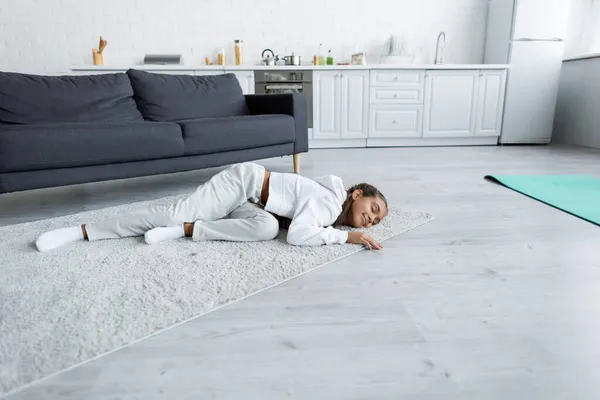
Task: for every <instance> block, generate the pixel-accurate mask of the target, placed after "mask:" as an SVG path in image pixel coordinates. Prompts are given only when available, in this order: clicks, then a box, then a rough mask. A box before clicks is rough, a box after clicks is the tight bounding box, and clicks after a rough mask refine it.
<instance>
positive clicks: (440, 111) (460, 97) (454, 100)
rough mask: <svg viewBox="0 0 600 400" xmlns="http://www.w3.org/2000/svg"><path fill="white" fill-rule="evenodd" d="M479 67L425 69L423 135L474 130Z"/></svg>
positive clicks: (464, 133)
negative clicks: (463, 69)
mask: <svg viewBox="0 0 600 400" xmlns="http://www.w3.org/2000/svg"><path fill="white" fill-rule="evenodd" d="M478 75H479V71H428V72H427V74H426V77H425V112H424V118H425V121H424V127H423V137H465V136H473V135H474V134H475V120H476V119H475V117H476V111H477V83H478Z"/></svg>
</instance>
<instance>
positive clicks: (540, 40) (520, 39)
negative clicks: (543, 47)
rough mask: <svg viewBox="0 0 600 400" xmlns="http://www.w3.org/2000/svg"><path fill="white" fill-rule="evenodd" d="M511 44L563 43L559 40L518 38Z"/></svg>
mask: <svg viewBox="0 0 600 400" xmlns="http://www.w3.org/2000/svg"><path fill="white" fill-rule="evenodd" d="M513 42H564V39H561V38H548V39H535V38H518V39H514V40H513Z"/></svg>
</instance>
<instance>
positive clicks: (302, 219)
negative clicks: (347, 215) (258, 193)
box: [265, 172, 348, 246]
mask: <svg viewBox="0 0 600 400" xmlns="http://www.w3.org/2000/svg"><path fill="white" fill-rule="evenodd" d="M345 200H346V190H345V189H344V185H343V183H342V180H341V179H340V178H339V177H337V176H333V175H327V176H322V177H318V178H314V179H309V178H306V177H303V176H299V175H296V174H282V173H277V172H271V179H270V182H269V200H268V201H267V204H266V205H265V210H266V211H268V212H270V213H273V214H276V215H279V216H281V217H285V218H289V219H291V220H292V223H291V224H290V227H289V230H288V234H287V241H288V243H290V244H292V245H296V246H319V245H323V244H334V243H339V244H342V243H346V241H347V240H348V232H345V231H342V230H339V229H335V228H333V227H331V226H330V225H331V224H333V223H334V222H335V220H336V219H337V218H338V217H339V215H340V213H341V212H342V204H343V203H344V201H345Z"/></svg>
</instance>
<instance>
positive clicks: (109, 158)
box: [0, 121, 183, 172]
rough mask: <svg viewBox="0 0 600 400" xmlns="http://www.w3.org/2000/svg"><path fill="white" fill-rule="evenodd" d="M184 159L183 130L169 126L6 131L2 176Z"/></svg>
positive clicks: (1, 136)
mask: <svg viewBox="0 0 600 400" xmlns="http://www.w3.org/2000/svg"><path fill="white" fill-rule="evenodd" d="M182 155H183V139H182V136H181V128H180V127H179V125H177V124H171V123H166V122H162V123H158V122H144V121H142V122H104V123H93V124H90V123H64V124H39V125H0V172H16V171H34V170H40V169H53V168H65V167H80V166H89V165H102V164H111V163H119V162H127V161H140V160H152V159H158V158H166V157H179V156H182Z"/></svg>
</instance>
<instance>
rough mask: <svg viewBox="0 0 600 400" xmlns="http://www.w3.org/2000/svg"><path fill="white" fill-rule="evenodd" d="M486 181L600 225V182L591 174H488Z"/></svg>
mask: <svg viewBox="0 0 600 400" xmlns="http://www.w3.org/2000/svg"><path fill="white" fill-rule="evenodd" d="M485 179H487V180H490V181H493V182H496V183H498V184H500V185H502V186H505V187H507V188H509V189H512V190H515V191H517V192H519V193H522V194H524V195H526V196H529V197H532V198H534V199H536V200H539V201H541V202H543V203H546V204H548V205H551V206H553V207H556V208H558V209H560V210H563V211H565V212H568V213H569V214H572V215H575V216H577V217H579V218H582V219H584V220H586V221H589V222H591V223H593V224H596V225H600V179H598V178H595V177H593V176H590V175H486V176H485Z"/></svg>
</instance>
